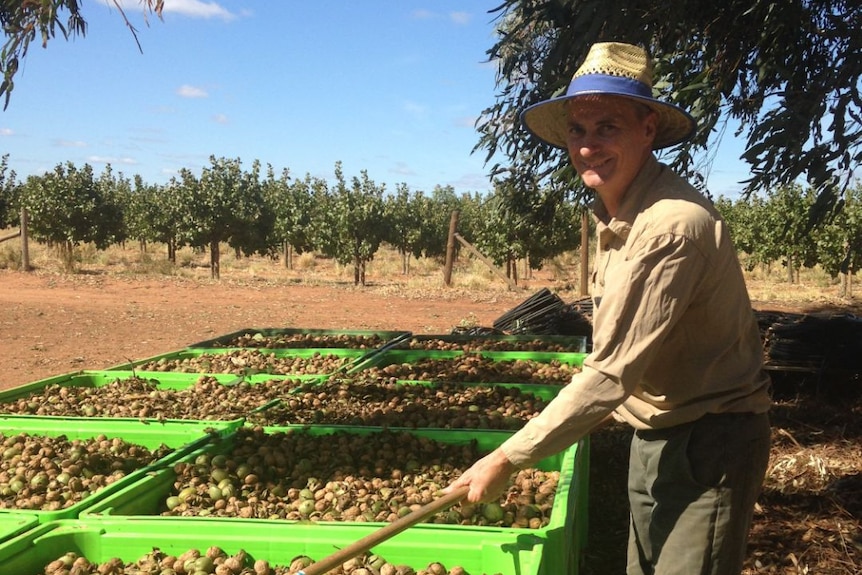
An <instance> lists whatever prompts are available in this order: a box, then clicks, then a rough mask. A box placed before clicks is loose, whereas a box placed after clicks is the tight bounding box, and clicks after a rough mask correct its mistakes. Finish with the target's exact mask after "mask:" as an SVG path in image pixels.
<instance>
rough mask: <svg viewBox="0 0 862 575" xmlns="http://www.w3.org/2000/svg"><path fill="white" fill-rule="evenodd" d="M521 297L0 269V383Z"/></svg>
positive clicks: (482, 314)
mask: <svg viewBox="0 0 862 575" xmlns="http://www.w3.org/2000/svg"><path fill="white" fill-rule="evenodd" d="M429 283H430V284H433V283H442V282H439V281H438V280H429ZM527 295H528V293H527V292H523V291H517V292H500V293H486V294H480V295H479V296H476V295H470V294H465V293H461V292H458V290H444V289H442V288H440V287H437V286H434V285H429V288H428V289H427V290H425V292H424V293H417V292H416V291H415V290H411V294H410V297H407V296H406V295H405V292H403V291H401V290H399V289H398V287H397V286H390V287H388V288H375V287H373V286H372V287H366V288H354V287H353V286H352V285H345V284H337V283H331V284H328V285H307V284H301V283H295V284H284V283H282V284H280V285H277V284H274V283H271V282H266V281H263V280H261V281H260V282H244V283H242V284H239V283H231V282H230V281H223V282H220V283H217V282H211V281H196V280H185V279H178V278H174V277H166V278H164V279H162V278H153V277H137V276H129V277H123V276H108V275H92V274H90V275H59V274H47V273H45V274H40V273H23V272H12V271H5V270H0V342H2V345H3V348H4V353H3V354H2V355H0V358H2V359H0V372H2V374H3V375H2V377H0V389H8V388H10V387H13V386H17V385H21V384H24V383H28V382H31V381H36V380H38V379H41V378H44V377H49V376H53V375H60V374H63V373H68V372H72V371H76V370H80V369H103V368H105V367H109V366H112V365H116V364H120V363H123V362H126V361H129V360H131V359H142V358H145V357H149V356H152V355H156V354H159V353H165V352H169V351H173V350H175V349H180V348H182V347H185V346H187V345H189V344H191V343H194V342H196V341H201V340H205V339H210V338H213V337H216V336H218V335H222V334H226V333H230V332H233V331H236V330H240V329H243V328H247V327H264V328H265V327H298V328H322V329H380V330H408V331H412V332H414V333H448V332H450V331H451V329H452V327H453V326H456V325H459V324H460V323H462V322H465V321H470V322H477V323H478V324H479V325H490V324H491V323H492V322H493V320H494V319H495V318H497V317H499V316H500V315H501V314H502V313H504V312H505V311H507V310H509V309H511V308H512V307H513V306H515V305H517V303H518V302H520V301H522V300H523V299H524V298H526V297H527Z"/></svg>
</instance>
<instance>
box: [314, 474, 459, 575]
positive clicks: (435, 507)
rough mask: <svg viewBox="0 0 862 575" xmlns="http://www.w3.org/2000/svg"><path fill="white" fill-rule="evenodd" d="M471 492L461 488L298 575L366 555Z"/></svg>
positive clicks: (317, 574)
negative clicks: (376, 546) (370, 550)
mask: <svg viewBox="0 0 862 575" xmlns="http://www.w3.org/2000/svg"><path fill="white" fill-rule="evenodd" d="M469 490H470V488H469V487H467V486H464V487H460V488H458V489H456V490H454V491H452V492H450V493H447V494H446V495H443V496H442V497H440V498H438V499H436V500H434V501H432V502H431V503H428V504H427V505H423V506H422V507H420V508H419V509H416V510H414V511H411V512H410V513H408V514H407V515H405V516H404V517H401V518H399V519H397V520H395V521H393V522H392V523H389V524H388V525H385V526H384V527H381V528H380V529H378V530H377V531H375V532H373V533H369V534H368V535H366V536H365V537H363V538H362V539H359V540H358V541H354V542H353V543H351V544H350V545H348V546H347V547H344V548H343V549H339V550H338V551H336V552H335V553H333V554H332V555H329V556H328V557H324V558H323V559H321V560H320V561H317V562H315V563H312V564H311V565H309V566H308V567H306V568H305V569H303V570H302V571H300V572H299V573H298V574H297V575H323V574H324V573H326V572H327V571H329V570H330V569H333V568H335V567H337V566H339V565H341V564H342V563H344V562H345V561H348V560H350V559H353V558H354V557H356V556H357V555H360V554H362V553H365V552H366V551H368V550H369V549H371V548H372V547H374V546H375V545H379V544H380V543H382V542H383V541H386V540H387V539H389V538H390V537H394V536H395V535H398V534H399V533H401V532H402V531H404V530H405V529H407V528H409V527H412V526H414V525H416V524H417V523H421V522H422V521H425V520H426V519H428V518H429V517H431V516H432V515H434V514H435V513H437V512H439V511H443V510H444V509H447V508H449V507H451V506H452V505H455V504H456V503H458V502H459V501H461V500H462V499H464V498H465V497H466V496H467V492H468V491H469Z"/></svg>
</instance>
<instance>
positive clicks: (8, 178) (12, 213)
mask: <svg viewBox="0 0 862 575" xmlns="http://www.w3.org/2000/svg"><path fill="white" fill-rule="evenodd" d="M20 187H21V186H20V184H19V183H18V181H17V180H16V175H15V170H10V169H9V154H3V155H2V156H0V229H2V228H5V227H7V226H14V225H18V222H17V219H18V214H17V211H18V210H17V205H18V195H19V193H20Z"/></svg>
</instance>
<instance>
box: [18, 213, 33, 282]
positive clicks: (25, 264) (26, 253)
mask: <svg viewBox="0 0 862 575" xmlns="http://www.w3.org/2000/svg"><path fill="white" fill-rule="evenodd" d="M29 221H30V217H29V215H28V214H27V208H21V269H23V270H24V271H25V272H29V271H32V269H33V268H31V267H30V244H29V243H28V242H29V241H30V234H29V232H28V231H27V225H28V223H29Z"/></svg>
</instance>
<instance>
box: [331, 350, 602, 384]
mask: <svg viewBox="0 0 862 575" xmlns="http://www.w3.org/2000/svg"><path fill="white" fill-rule="evenodd" d="M586 356H587V354H585V353H554V352H541V351H482V352H464V351H458V350H403V349H391V350H387V351H384V352H382V353H378V354H375V355H372V356H370V357H368V358H366V359H364V360H363V361H361V362H358V363H356V364H355V365H353V366H352V367H351V368H350V369H348V370H347V372H346V373H348V374H350V375H362V374H363V373H364V372H366V371H368V370H371V369H372V368H380V369H381V370H382V371H383V372H385V371H386V370H385V368H386V367H387V366H390V365H395V366H400V365H408V366H416V367H417V368H422V367H430V366H432V365H433V369H432V372H433V371H440V370H442V371H441V373H445V375H440V376H434V375H432V377H430V378H424V377H404V374H403V370H397V371H396V372H395V373H394V374H393V375H394V377H397V378H399V379H439V380H443V381H466V382H477V383H489V384H492V383H522V384H531V383H541V384H546V383H551V382H550V380H549V378H547V377H539V376H538V374H532V375H531V376H525V375H524V374H523V372H522V371H516V370H515V369H514V368H515V367H516V366H515V365H514V364H515V363H516V362H519V361H522V362H523V361H530V362H535V363H539V364H553V363H554V362H558V363H559V364H565V365H568V366H571V367H573V368H576V369H579V368H580V367H581V366H583V363H584V358H586ZM469 358H480V359H482V360H486V361H488V362H491V363H494V364H497V365H495V366H494V368H495V370H494V371H496V372H497V373H496V374H491V373H483V374H475V375H474V374H471V373H470V372H469V371H462V370H463V368H464V367H466V366H465V365H464V364H466V363H467V360H468V359H469ZM507 364H512V367H513V370H512V372H511V373H506V372H507V371H508V370H507V367H508V366H507ZM447 370H448V372H447ZM426 371H427V370H426ZM415 373H416V372H414V374H415ZM384 375H385V373H384ZM489 377H491V378H493V379H492V380H491V381H488V380H487V378H489ZM568 382H569V378H568V377H565V378H562V379H560V380H559V381H554V382H553V383H555V384H558V385H565V384H566V383H568Z"/></svg>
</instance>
